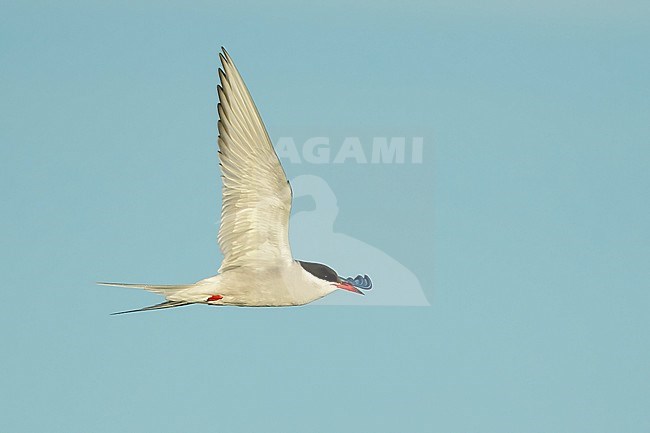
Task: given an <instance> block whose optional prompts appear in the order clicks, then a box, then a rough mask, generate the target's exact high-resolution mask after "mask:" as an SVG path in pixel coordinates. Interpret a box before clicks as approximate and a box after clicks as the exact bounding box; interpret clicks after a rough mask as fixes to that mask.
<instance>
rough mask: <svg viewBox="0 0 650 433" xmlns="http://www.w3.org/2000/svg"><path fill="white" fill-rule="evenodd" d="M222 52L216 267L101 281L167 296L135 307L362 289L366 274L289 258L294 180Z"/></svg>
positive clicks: (292, 299) (261, 300)
mask: <svg viewBox="0 0 650 433" xmlns="http://www.w3.org/2000/svg"><path fill="white" fill-rule="evenodd" d="M222 51H223V52H222V53H219V58H220V59H221V64H222V66H223V69H219V80H220V82H221V84H220V85H218V86H217V93H218V95H219V103H218V104H217V111H218V113H219V122H218V124H217V125H218V129H219V139H218V143H219V160H220V164H219V165H220V166H221V178H222V183H223V190H222V193H223V200H222V205H221V225H220V227H219V236H218V241H219V247H220V248H221V252H222V253H223V255H224V259H223V262H222V263H221V267H220V268H219V273H218V274H217V275H215V276H214V277H210V278H206V279H204V280H201V281H199V282H197V283H194V284H185V285H173V286H161V285H150V284H124V283H98V284H102V285H106V286H117V287H131V288H138V289H144V290H148V291H150V292H154V293H157V294H160V295H162V296H164V297H165V299H166V300H165V302H162V303H160V304H157V305H152V306H150V307H145V308H141V309H138V310H129V311H122V312H119V313H113V314H123V313H131V312H136V311H148V310H160V309H163V308H172V307H180V306H183V305H188V304H208V305H235V306H248V307H282V306H291V305H304V304H308V303H310V302H312V301H315V300H317V299H320V298H322V297H323V296H326V295H328V294H330V293H332V292H334V291H335V290H338V289H342V290H347V291H349V292H354V293H359V294H363V292H362V290H368V289H370V288H371V287H372V282H371V281H370V278H369V277H368V276H367V275H358V276H357V277H355V278H343V277H340V276H339V274H338V273H337V272H336V271H334V270H333V269H332V268H330V267H329V266H326V265H323V264H320V263H312V262H305V261H300V260H294V259H293V257H292V256H291V248H290V246H289V214H290V212H291V197H292V192H291V185H290V184H289V181H288V180H287V176H286V174H285V173H284V169H283V168H282V165H281V164H280V160H279V159H278V156H277V154H276V153H275V150H274V149H273V145H272V144H271V140H270V139H269V136H268V133H267V132H266V128H265V127H264V124H263V123H262V119H261V117H260V115H259V113H258V112H257V108H256V107H255V104H254V103H253V99H252V98H251V96H250V94H249V93H248V89H247V88H246V85H245V84H244V81H243V80H242V78H241V76H240V75H239V72H238V71H237V68H236V67H235V65H234V63H233V61H232V59H231V58H230V56H229V55H228V53H227V52H226V50H225V49H223V48H222Z"/></svg>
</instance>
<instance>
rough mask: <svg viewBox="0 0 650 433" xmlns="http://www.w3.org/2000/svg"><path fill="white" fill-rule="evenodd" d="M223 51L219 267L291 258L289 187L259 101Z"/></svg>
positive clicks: (272, 263) (271, 263) (257, 264)
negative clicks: (221, 197)
mask: <svg viewBox="0 0 650 433" xmlns="http://www.w3.org/2000/svg"><path fill="white" fill-rule="evenodd" d="M222 50H223V53H219V58H220V59H221V64H222V65H223V70H221V69H219V79H220V81H221V84H220V85H219V86H217V92H218V94H219V104H218V105H217V110H218V112H219V122H218V127H219V159H220V161H221V163H220V165H221V178H222V179H223V202H222V206H221V226H220V227H219V238H218V239H219V246H220V248H221V252H222V253H223V255H224V260H223V262H222V264H221V268H220V269H219V272H220V273H221V272H225V271H228V270H230V269H234V268H237V267H239V266H251V267H260V268H261V267H266V266H275V265H278V264H281V263H283V262H288V261H291V260H292V257H291V248H290V247H289V214H290V212H291V187H290V186H289V182H288V181H287V176H286V175H285V173H284V170H283V169H282V165H280V160H279V159H278V156H277V155H276V153H275V150H274V149H273V145H272V144H271V140H270V139H269V135H268V133H267V132H266V128H265V127H264V124H263V123H262V119H261V117H260V115H259V113H258V112H257V108H255V103H254V102H253V99H252V98H251V96H250V94H249V93H248V89H247V88H246V85H245V84H244V81H243V80H242V78H241V76H240V75H239V72H238V71H237V68H235V65H234V63H233V61H232V59H231V58H230V56H229V55H228V53H227V52H226V50H225V49H223V48H222Z"/></svg>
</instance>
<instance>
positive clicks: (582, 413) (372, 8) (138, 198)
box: [0, 1, 650, 433]
mask: <svg viewBox="0 0 650 433" xmlns="http://www.w3.org/2000/svg"><path fill="white" fill-rule="evenodd" d="M649 18H650V9H649V7H648V4H647V2H606V1H599V2H587V1H572V2H559V1H557V2H544V4H541V3H540V4H532V2H531V3H530V4H529V3H526V2H514V1H497V2H492V3H491V4H490V6H487V5H486V4H483V3H481V2H467V1H461V2H455V1H454V2H452V1H447V2H383V1H380V2H364V3H355V4H353V5H348V4H347V3H346V2H338V1H334V2H328V3H323V4H312V5H306V4H303V3H302V2H274V3H273V4H270V3H269V4H258V3H254V2H249V1H238V2H234V3H231V4H229V5H219V4H216V3H213V2H207V1H203V2H175V1H164V2H149V1H136V2H111V4H110V5H108V4H106V5H104V4H93V3H91V2H66V1H63V2H36V1H33V2H31V1H23V2H3V6H2V14H0V65H1V67H0V78H1V79H0V94H1V96H2V97H1V98H0V145H1V147H0V181H1V183H0V184H1V185H2V192H3V194H2V200H1V201H0V210H1V213H0V219H1V220H0V221H1V226H0V227H1V228H2V241H1V242H0V263H1V265H0V266H1V269H2V273H1V274H2V285H1V290H2V296H1V297H2V302H0V336H1V338H2V342H3V351H2V356H1V357H0V389H1V390H2V391H1V392H0V407H2V410H1V412H2V414H1V415H0V430H2V431H7V432H28V431H29V432H34V431H47V432H94V433H100V432H115V431H138V432H179V431H185V432H189V431H191V432H204V431H220V432H251V431H264V432H267V431H268V432H291V431H323V432H348V431H350V432H352V431H355V432H396V431H401V432H423V431H427V432H430V431H439V432H447V433H449V432H459V433H461V432H462V433H468V432H477V433H489V432H495V433H497V432H498V433H502V432H531V433H533V432H554V433H561V432H571V433H576V432H589V433H598V432H603V433H605V432H607V433H609V432H612V431H620V432H647V431H650V415H649V414H648V410H647V408H648V407H650V395H649V392H648V390H649V389H650V370H649V369H648V365H649V364H650V342H649V340H648V338H649V337H648V329H649V328H650V318H649V317H650V316H649V315H648V308H649V307H650V292H649V283H648V281H650V266H648V262H649V259H650V246H649V245H650V224H649V223H648V214H649V212H650V205H649V201H648V191H649V190H650V173H649V170H648V168H649V167H650V149H649V145H650V104H649V102H648V101H650V78H649V77H650V60H648V51H649V48H650V30H649V29H648V26H647V23H648V19H649ZM220 45H224V46H226V47H227V48H228V49H229V51H230V52H231V54H232V55H233V57H234V59H235V61H236V62H237V64H238V66H239V69H240V71H241V72H242V74H243V75H244V78H245V80H246V81H247V83H248V85H249V88H250V89H251V92H252V94H253V97H254V98H255V100H256V102H257V105H258V107H259V109H260V111H261V113H262V116H263V118H264V120H265V122H266V124H267V127H268V129H269V133H270V134H271V136H272V137H274V138H276V139H277V137H280V136H293V137H296V139H297V141H299V140H300V139H302V138H308V137H312V136H328V137H332V139H333V142H336V139H337V137H339V138H340V137H345V136H359V137H361V138H362V139H369V138H371V137H373V136H407V137H412V136H422V137H424V138H425V149H424V155H423V159H424V163H423V164H421V165H410V164H405V165H355V164H352V163H348V164H343V165H318V166H317V165H311V164H286V170H287V172H288V175H289V176H290V177H292V176H297V175H300V174H315V175H318V176H321V177H323V178H325V179H327V181H328V182H329V183H330V186H331V187H332V189H333V190H334V191H335V193H336V195H337V198H338V204H339V208H340V212H339V217H338V220H337V222H336V226H335V229H336V230H338V231H340V232H342V233H346V234H348V235H353V236H355V237H356V238H358V239H360V240H363V241H364V242H367V243H369V244H372V245H374V246H376V247H377V248H380V249H381V250H383V251H385V252H387V253H388V254H390V255H391V256H392V257H394V258H395V259H397V260H399V261H400V262H401V263H403V264H405V265H406V266H408V268H409V269H410V270H411V271H412V272H414V273H415V274H416V275H417V276H418V278H419V279H420V282H421V284H422V286H423V288H424V290H425V292H426V294H427V297H428V299H429V301H430V302H431V304H432V306H431V307H425V308H399V307H368V308H363V307H333V306H327V307H324V306H315V307H310V306H308V307H302V308H291V309H234V308H231V309H218V310H217V309H214V308H202V307H200V306H193V307H186V308H182V309H177V310H171V311H165V312H158V313H145V314H136V315H129V316H117V317H110V316H109V315H108V314H109V313H110V312H113V311H119V310H122V309H128V308H135V307H139V306H144V305H148V304H151V303H154V302H156V301H157V298H156V297H155V296H153V295H151V294H147V293H140V292H136V291H128V290H125V289H124V290H122V289H114V288H106V287H97V286H95V285H94V282H95V281H97V280H118V281H119V280H123V281H134V282H162V283H164V282H167V283H176V282H178V283H180V282H188V281H190V282H191V281H195V280H198V279H200V278H203V277H205V276H208V275H212V274H213V273H214V272H215V271H216V269H217V268H218V265H219V263H220V260H221V256H220V253H219V250H218V248H217V244H216V230H217V223H218V213H219V208H220V183H219V178H218V172H217V160H216V145H215V140H216V127H215V123H216V113H215V104H216V95H215V91H214V88H215V84H216V81H217V76H216V68H217V51H218V48H219V46H220ZM359 203H362V204H363V205H362V206H361V205H360V204H359ZM359 272H363V270H362V269H360V270H359Z"/></svg>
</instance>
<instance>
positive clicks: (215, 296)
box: [208, 295, 223, 302]
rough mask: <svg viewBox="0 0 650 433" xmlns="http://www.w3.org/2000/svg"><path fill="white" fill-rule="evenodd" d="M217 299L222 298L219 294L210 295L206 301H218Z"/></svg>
mask: <svg viewBox="0 0 650 433" xmlns="http://www.w3.org/2000/svg"><path fill="white" fill-rule="evenodd" d="M219 299H223V296H221V295H212V296H210V297H209V298H208V302H210V301H218V300H219Z"/></svg>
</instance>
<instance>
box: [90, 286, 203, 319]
mask: <svg viewBox="0 0 650 433" xmlns="http://www.w3.org/2000/svg"><path fill="white" fill-rule="evenodd" d="M97 284H99V285H101V286H111V287H127V288H130V289H143V290H147V291H149V292H153V293H157V294H159V295H163V296H165V297H167V296H170V295H173V294H174V293H176V292H180V291H182V290H185V289H188V288H190V287H192V285H191V284H183V285H174V286H161V285H154V284H128V283H101V282H100V283H97ZM188 304H191V302H185V301H165V302H162V303H160V304H156V305H151V306H149V307H144V308H139V309H137V310H128V311H119V312H117V313H112V314H111V316H113V315H116V314H125V313H136V312H138V311H151V310H162V309H164V308H173V307H182V306H183V305H188Z"/></svg>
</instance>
